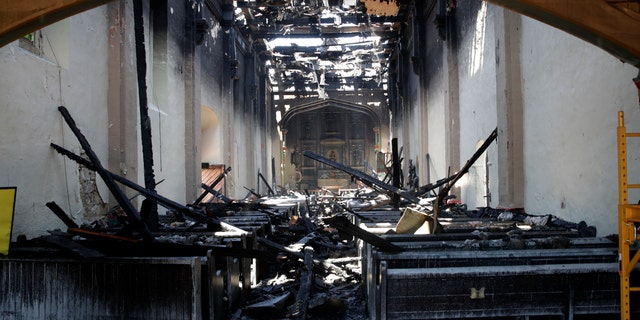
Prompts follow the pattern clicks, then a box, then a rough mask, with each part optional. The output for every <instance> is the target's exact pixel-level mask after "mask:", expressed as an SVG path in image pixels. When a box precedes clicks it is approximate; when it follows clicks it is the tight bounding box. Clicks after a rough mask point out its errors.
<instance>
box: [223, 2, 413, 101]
mask: <svg viewBox="0 0 640 320" xmlns="http://www.w3.org/2000/svg"><path fill="white" fill-rule="evenodd" d="M405 11H406V5H405V4H403V3H402V0H384V1H380V0H244V1H236V10H235V22H236V25H237V26H239V27H240V30H241V32H242V33H243V35H244V36H245V37H246V38H247V39H249V40H251V41H252V42H253V44H254V47H255V48H256V51H257V52H258V54H259V56H260V58H261V59H263V61H264V62H265V65H266V72H267V74H268V79H269V81H270V83H271V85H272V87H273V90H274V92H281V93H282V92H290V93H294V94H295V95H296V96H305V97H314V96H317V97H318V98H323V99H324V98H330V97H331V96H330V94H329V93H330V92H334V91H335V92H342V93H344V92H356V91H358V92H360V91H364V92H367V91H376V92H384V91H386V89H387V84H388V78H389V70H390V69H391V68H390V63H391V60H392V57H393V55H394V54H395V53H396V52H397V50H398V46H399V39H400V29H401V28H402V25H403V22H405V21H406V17H405V16H404V12H405Z"/></svg>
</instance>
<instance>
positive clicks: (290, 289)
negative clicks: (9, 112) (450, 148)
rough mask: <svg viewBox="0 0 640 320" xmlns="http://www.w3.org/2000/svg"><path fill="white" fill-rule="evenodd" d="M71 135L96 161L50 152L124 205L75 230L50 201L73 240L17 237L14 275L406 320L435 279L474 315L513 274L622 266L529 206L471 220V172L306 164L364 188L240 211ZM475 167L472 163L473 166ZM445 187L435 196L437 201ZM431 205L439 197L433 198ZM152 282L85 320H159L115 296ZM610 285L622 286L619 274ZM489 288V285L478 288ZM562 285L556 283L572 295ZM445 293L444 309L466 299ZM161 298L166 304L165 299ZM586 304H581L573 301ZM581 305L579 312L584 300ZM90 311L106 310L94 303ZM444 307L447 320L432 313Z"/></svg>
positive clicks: (227, 308) (268, 313) (278, 313)
mask: <svg viewBox="0 0 640 320" xmlns="http://www.w3.org/2000/svg"><path fill="white" fill-rule="evenodd" d="M61 108H62V107H61ZM61 112H62V113H63V115H64V116H65V119H66V120H67V121H68V124H69V125H70V126H71V127H75V125H74V123H73V120H72V119H71V117H70V115H68V113H66V111H65V110H64V109H61ZM76 129H77V128H76ZM74 133H76V135H77V136H78V137H79V139H80V141H81V144H82V146H83V148H84V149H85V151H86V153H87V154H90V155H92V156H91V157H90V159H85V158H82V157H80V156H77V155H75V154H73V153H72V152H71V151H68V150H66V149H64V148H63V147H61V146H58V145H55V144H52V145H51V146H52V148H54V149H55V150H56V151H58V152H60V153H61V154H63V155H65V156H67V157H69V158H71V159H72V160H74V161H76V162H78V163H79V164H80V165H83V166H85V167H87V168H89V169H91V170H95V171H98V172H99V173H100V176H101V177H102V178H103V179H107V180H110V181H111V182H112V183H111V184H110V191H112V192H115V193H117V194H120V195H121V197H118V198H117V200H118V202H119V205H118V206H117V207H115V208H112V209H111V210H110V211H109V212H107V213H106V214H105V215H104V216H103V217H101V218H100V219H97V220H95V221H93V222H92V223H89V224H86V225H78V224H77V223H76V222H75V221H73V219H71V218H70V217H69V215H67V214H66V213H65V212H64V210H63V209H62V208H60V207H59V206H58V205H57V204H55V203H54V202H49V203H47V207H48V208H49V209H51V211H52V212H53V213H54V214H55V215H56V216H57V217H58V218H60V219H61V221H62V222H64V224H65V225H66V226H67V230H52V231H50V232H49V234H48V235H44V236H41V237H37V238H33V239H29V240H27V239H26V238H25V237H19V241H18V242H16V243H12V245H11V251H10V258H12V259H17V260H16V262H15V263H20V262H19V261H20V259H27V260H22V261H31V260H33V259H39V260H41V261H48V260H47V259H49V260H52V261H53V260H55V261H58V260H57V259H60V258H64V259H70V260H64V261H65V262H64V263H77V264H78V266H77V267H73V268H78V270H83V271H81V272H79V273H81V274H86V275H88V276H89V277H92V278H91V279H94V280H91V281H92V283H94V282H96V280H95V279H102V278H101V277H98V278H96V277H97V276H96V275H93V274H92V272H95V270H99V269H100V268H102V266H103V265H108V266H111V265H118V266H120V265H128V264H134V265H135V264H139V265H141V266H143V267H145V266H158V265H160V266H162V265H164V264H165V263H166V264H167V266H166V268H173V267H176V268H178V267H177V266H187V267H186V268H183V269H186V271H185V274H188V276H189V277H190V278H188V279H190V280H184V281H180V280H179V279H177V282H176V283H177V284H176V285H180V286H182V285H185V286H186V287H185V289H184V290H178V291H180V292H182V291H184V292H186V293H187V294H186V295H185V296H184V297H182V298H181V299H184V300H186V302H185V305H189V303H191V306H192V308H191V309H189V310H188V311H184V312H188V313H189V314H190V315H192V316H195V317H196V318H211V319H358V320H359V319H377V318H380V317H382V315H384V314H389V315H396V316H398V317H402V314H403V312H409V311H407V310H412V308H416V307H419V306H420V305H421V304H418V303H412V302H411V299H415V297H416V295H414V294H413V293H411V292H414V291H415V292H419V293H420V294H419V295H418V296H420V295H425V296H429V295H432V294H433V292H431V291H426V292H423V291H424V289H425V286H423V285H420V284H418V283H422V282H424V283H430V282H428V281H430V279H432V277H435V279H436V280H437V281H441V280H438V279H441V278H440V277H445V278H446V277H452V281H454V282H455V281H457V279H458V278H460V277H458V275H461V276H462V277H463V278H464V277H471V278H470V279H471V280H468V281H471V282H474V283H476V282H477V284H473V286H472V287H471V289H468V288H466V287H465V285H466V284H460V285H452V286H447V288H446V290H463V291H464V290H471V293H472V294H471V299H473V300H474V301H473V302H474V303H475V300H476V299H484V297H485V295H486V294H489V292H488V291H489V290H490V289H491V288H490V285H493V283H494V282H492V281H494V280H491V279H494V278H493V277H504V276H505V275H506V276H507V277H512V276H515V277H519V278H517V279H519V280H518V281H525V282H522V283H523V284H527V283H530V282H531V283H536V282H538V281H539V280H538V279H537V278H533V279H531V277H532V276H538V275H542V276H548V275H550V274H551V273H550V272H553V273H554V274H555V273H557V274H560V275H562V274H567V273H569V274H573V273H575V274H577V275H582V274H592V273H590V272H600V273H602V274H597V275H596V276H597V277H599V278H595V280H594V281H596V280H598V279H605V278H606V279H608V278H607V277H608V276H609V274H610V273H612V270H610V269H611V268H615V266H616V264H615V259H616V255H615V250H612V248H615V245H616V243H615V242H613V241H610V240H608V239H602V238H596V229H595V228H594V227H592V226H589V225H587V223H585V222H584V221H580V222H578V223H573V222H568V221H565V220H563V219H561V218H558V217H556V216H554V215H552V214H545V215H532V214H529V213H527V212H526V211H525V210H524V209H522V208H489V207H484V208H475V209H472V210H469V209H468V208H467V207H466V205H465V204H462V203H460V202H459V201H457V200H456V199H455V197H454V196H452V195H449V194H448V193H449V190H450V188H451V186H452V185H453V184H454V183H455V181H456V180H457V179H459V177H461V175H462V174H463V173H462V174H461V173H456V174H455V175H453V176H452V177H449V178H445V179H443V180H441V181H440V182H437V183H436V184H432V185H427V186H423V187H419V188H414V190H413V191H406V190H403V189H401V188H400V187H398V186H392V185H389V184H387V183H385V182H383V181H380V180H378V179H376V178H374V177H371V176H369V175H366V174H364V173H362V172H359V171H357V170H354V169H351V168H348V167H345V166H343V165H342V164H339V163H336V162H333V161H331V160H329V159H326V158H323V157H321V156H318V155H314V154H312V153H310V152H305V153H304V155H305V156H307V157H310V158H313V159H315V160H317V161H320V162H323V163H325V164H327V165H331V166H333V167H335V168H337V169H340V170H342V171H344V172H346V173H348V174H349V175H351V176H352V177H354V178H356V179H358V180H360V181H362V182H363V183H364V184H365V185H367V187H361V188H358V189H349V190H338V191H337V192H336V191H334V192H332V191H329V190H312V191H309V190H305V192H304V194H303V193H299V192H295V191H289V192H287V194H283V195H277V194H275V192H274V191H273V190H270V195H269V196H260V195H258V194H257V193H255V192H250V194H249V195H248V197H247V198H246V199H244V200H240V201H237V200H231V199H230V198H228V197H226V196H225V195H224V194H221V193H220V192H219V191H217V190H215V189H213V186H214V185H215V183H214V184H212V185H203V189H204V190H205V191H204V193H203V196H201V197H199V198H198V200H196V201H195V202H194V203H191V204H186V205H184V204H180V203H177V202H175V201H173V200H170V199H169V198H166V197H164V196H162V195H159V194H158V193H157V192H155V191H150V190H147V189H146V188H144V187H141V186H138V185H137V184H135V183H134V182H131V181H129V180H127V179H125V178H123V177H120V176H118V175H115V174H113V173H111V172H109V171H107V170H106V169H105V168H103V167H102V166H100V165H99V161H98V159H97V157H95V154H93V153H92V152H91V147H90V146H89V144H88V141H86V139H83V138H81V134H80V132H79V131H78V130H74ZM493 139H495V131H494V133H492V136H490V139H488V140H489V142H488V143H485V145H483V147H482V148H483V149H486V147H487V146H488V145H489V144H490V143H491V141H492V140H493ZM481 152H482V151H481ZM476 154H478V153H476ZM475 158H476V155H474V157H472V159H471V160H470V161H469V162H468V163H467V165H465V168H468V167H469V166H470V165H471V164H472V163H473V162H474V161H475ZM228 170H230V168H229V169H226V170H225V171H224V173H223V175H224V174H226V173H227V172H228ZM462 172H464V168H463V171H462ZM116 182H118V183H119V184H116ZM217 182H218V180H216V183H217ZM120 185H124V186H126V187H128V188H132V189H133V190H135V191H137V192H139V194H140V195H141V196H143V197H144V198H145V200H143V201H142V204H141V207H140V210H139V211H138V210H136V209H135V208H134V207H133V204H132V203H131V202H130V200H129V199H127V198H126V197H125V196H124V193H123V191H122V190H121V189H120ZM438 187H440V188H441V189H440V191H439V193H435V190H436V188H438ZM207 193H210V194H213V195H214V196H215V197H214V198H213V199H214V200H213V201H214V202H202V201H201V200H202V199H204V195H205V194H207ZM430 193H432V195H433V197H425V196H426V195H429V194H430ZM394 198H396V199H395V200H394ZM154 204H157V205H159V206H162V207H165V208H167V209H168V211H167V214H165V215H158V219H157V220H155V219H153V218H150V217H153V216H155V215H154V214H153V212H150V211H151V210H153V208H154V207H156V206H154ZM589 250H591V251H589ZM132 259H133V260H132ZM69 261H71V262H69ZM74 261H75V262H74ZM473 263H477V265H473ZM45 264H46V262H45ZM170 265H171V267H170ZM461 266H462V268H460V267H461ZM43 268H44V267H43ZM69 268H71V267H69ZM83 268H87V269H83ZM106 268H107V269H108V268H109V267H106ZM123 268H124V267H123ZM131 268H133V267H131ZM160 268H162V267H160ZM456 268H458V269H456ZM492 268H493V269H492ZM559 268H560V269H559ZM63 269H64V268H62V269H61V268H59V267H56V268H55V269H54V270H63ZM494 269H495V270H494ZM154 270H156V269H154ZM157 270H163V269H157ZM456 270H457V271H456ZM155 272H160V271H155ZM457 272H459V273H457ZM496 272H497V274H495V273H496ZM144 273H145V272H143V274H140V273H138V274H136V275H135V276H133V278H129V277H128V276H127V277H124V278H126V279H129V280H122V279H118V278H117V277H116V278H113V279H111V278H109V279H111V280H110V281H113V282H118V283H112V284H110V285H109V287H113V288H115V289H113V290H121V291H118V292H117V294H105V295H104V297H103V298H104V299H106V300H108V301H111V299H121V300H117V301H116V300H114V302H112V303H104V304H102V305H101V306H100V308H102V309H100V310H98V311H96V310H94V311H91V310H89V311H87V312H89V313H88V314H89V315H94V316H96V315H97V314H98V312H103V313H104V312H106V313H112V312H117V314H119V315H121V316H124V317H146V316H149V315H151V314H152V313H150V312H151V311H150V310H154V311H155V309H157V302H154V301H155V300H153V299H151V302H149V301H147V300H140V299H139V297H138V296H136V298H133V297H129V294H131V293H130V292H129V291H130V290H129V289H118V288H120V286H121V285H122V284H119V282H120V281H123V282H127V281H129V282H132V283H135V284H136V285H140V286H144V285H150V284H153V285H155V284H156V282H157V281H158V280H157V279H152V280H145V281H150V282H140V283H138V281H139V280H140V279H142V278H144V276H145V275H144ZM612 274H613V275H614V277H615V276H616V274H615V270H613V273H612ZM487 277H489V278H488V279H489V280H482V279H484V278H487ZM165 279H166V278H165ZM185 279H187V278H185ZM563 279H564V278H563ZM572 279H573V278H572ZM576 279H577V280H575V281H579V278H576ZM513 280H514V279H512V278H509V281H513ZM561 280H562V279H561ZM565 280H566V279H564V280H562V281H560V282H561V283H566V281H565ZM60 281H65V280H64V279H60ZM74 281H80V282H81V283H76V284H74V286H82V285H84V284H83V283H82V281H83V280H82V279H75V280H74ZM527 281H530V282H527ZM563 281H564V282H563ZM567 281H569V280H567ZM571 281H574V280H571ZM498 282H499V283H502V281H501V280H500V281H498ZM430 284H431V283H430ZM414 286H415V287H414ZM427 287H428V286H427ZM605 287H606V286H605ZM460 288H462V289H460ZM487 288H489V289H487ZM532 288H534V289H535V288H537V287H535V286H534V287H532ZM96 289H97V288H94V290H96ZM605 289H606V288H605ZM394 290H395V291H394ZM446 290H445V291H446ZM501 290H503V291H504V290H508V288H507V287H505V288H502V289H501ZM532 290H533V289H532ZM589 290H596V289H589ZM190 292H192V293H190ZM407 292H409V294H408V295H406V294H407ZM451 292H452V293H451V294H449V296H450V297H453V296H455V295H456V294H457V295H458V296H465V295H466V293H460V292H457V291H456V292H454V291H451ZM545 292H546V291H542V292H532V293H530V294H529V296H528V297H534V296H535V297H537V296H541V297H543V298H541V300H540V301H538V300H536V301H535V302H536V303H538V305H536V308H537V309H532V310H531V311H528V312H531V313H532V314H536V312H543V314H544V312H547V311H545V310H548V309H549V308H556V306H555V305H554V306H551V307H549V306H548V303H549V302H548V301H547V300H549V299H547V300H545V298H544V296H545V295H546V293H545ZM598 292H599V291H598ZM606 292H609V293H607V294H604V293H603V294H602V296H603V297H604V298H602V300H603V301H605V302H603V305H605V306H606V307H602V310H596V311H598V312H600V311H602V312H609V311H611V310H613V309H615V308H617V306H615V305H614V304H612V305H613V307H611V308H613V309H611V308H609V305H608V304H607V303H609V302H610V301H609V300H610V299H615V297H613V296H611V294H610V292H611V290H609V291H606ZM157 294H158V295H159V297H160V298H162V296H163V293H162V292H160V293H157ZM507 294H509V292H507ZM580 294H582V293H581V292H578V293H575V295H576V296H578V298H579V297H580ZM445 296H447V295H446V294H445ZM400 297H404V298H400ZM411 297H414V298H411ZM612 297H613V298H612ZM432 298H433V299H436V298H439V297H432ZM17 299H18V298H17ZM394 299H395V300H394ZM398 299H401V300H398ZM442 299H445V300H444V301H445V302H443V304H442V305H437V304H432V305H431V306H430V308H428V309H429V310H431V309H433V310H432V312H436V313H437V312H441V313H440V314H446V312H448V311H451V310H454V311H451V312H452V313H451V317H452V318H454V316H455V315H458V316H459V315H461V314H464V315H475V314H473V312H475V311H469V310H477V306H476V307H474V306H472V305H471V304H470V302H469V301H466V300H464V301H462V302H455V301H454V302H451V301H449V300H447V299H450V298H447V297H444V298H442ZM456 299H458V298H456ZM573 299H574V298H573V296H571V298H570V299H569V301H570V302H571V303H572V304H573V303H574V302H573ZM576 299H577V298H576ZM607 299H609V300H607ZM178 300H179V299H178V298H176V299H173V300H171V301H165V307H167V308H168V309H167V310H175V308H174V306H173V305H172V304H173V303H175V304H176V305H177V304H178V302H180V301H178ZM189 300H191V302H189ZM454 300H455V299H454ZM452 301H453V300H452ZM495 301H498V300H497V299H496V300H495ZM549 301H551V300H549ZM562 301H564V300H562ZM154 303H155V304H154ZM575 303H577V304H578V305H579V303H580V301H576V302H575ZM141 304H147V305H141ZM114 305H117V306H118V307H117V309H116V310H115V311H114V310H111V309H109V308H110V307H111V306H114ZM89 306H90V307H89V309H91V308H94V309H95V308H98V307H96V306H95V304H89ZM180 306H183V304H181V305H180ZM439 307H442V308H443V309H442V310H441V311H438V310H439V309H438V308H439ZM467 307H469V308H471V309H469V310H467V309H465V308H467ZM614 307H615V308H614ZM456 308H458V309H459V310H458V309H456ZM474 308H475V309H474ZM103 309H104V310H103ZM610 309H611V310H610ZM140 310H142V311H140ZM447 310H448V311H447ZM493 310H494V311H493V312H494V313H491V311H487V310H484V311H483V312H484V313H483V315H489V316H502V315H505V314H507V313H508V312H509V311H508V310H513V308H511V304H510V302H504V309H500V308H496V309H493ZM505 310H506V311H505ZM540 310H543V311H540ZM0 311H2V310H0ZM92 312H95V313H92ZM394 312H397V313H394ZM411 312H414V313H415V314H414V315H416V316H420V315H422V316H424V317H426V318H428V317H431V316H433V314H427V313H425V312H429V311H425V309H424V308H421V309H416V310H414V311H411ZM421 312H422V313H421ZM596 313H597V312H596ZM434 314H435V313H434ZM405 315H406V314H405ZM422 316H421V317H422ZM153 317H157V315H155V314H153Z"/></svg>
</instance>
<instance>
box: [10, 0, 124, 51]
mask: <svg viewBox="0 0 640 320" xmlns="http://www.w3.org/2000/svg"><path fill="white" fill-rule="evenodd" d="M111 1H113V0H28V1H16V0H0V47H3V46H5V45H6V44H8V43H10V42H12V41H14V40H16V39H18V38H20V37H22V36H24V35H26V34H28V33H30V32H33V31H36V30H38V29H41V28H43V27H45V26H47V25H50V24H52V23H54V22H57V21H59V20H62V19H64V18H67V17H70V16H73V15H75V14H78V13H80V12H83V11H87V10H89V9H93V8H95V7H99V6H101V5H103V4H106V3H108V2H111Z"/></svg>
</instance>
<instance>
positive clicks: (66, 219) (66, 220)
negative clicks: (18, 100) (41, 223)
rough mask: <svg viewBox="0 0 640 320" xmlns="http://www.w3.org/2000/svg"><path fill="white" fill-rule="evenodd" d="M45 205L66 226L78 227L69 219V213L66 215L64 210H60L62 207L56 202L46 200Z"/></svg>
mask: <svg viewBox="0 0 640 320" xmlns="http://www.w3.org/2000/svg"><path fill="white" fill-rule="evenodd" d="M45 205H46V206H47V208H49V209H50V210H51V211H53V213H54V214H55V215H56V216H57V217H58V218H60V220H62V222H64V224H65V225H66V226H67V228H78V224H77V223H75V222H74V221H73V220H71V218H70V217H69V215H67V213H66V212H64V210H62V208H60V206H58V204H57V203H55V202H53V201H51V202H47V203H46V204H45Z"/></svg>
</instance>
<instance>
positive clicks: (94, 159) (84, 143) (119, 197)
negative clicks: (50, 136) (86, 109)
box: [58, 106, 153, 241]
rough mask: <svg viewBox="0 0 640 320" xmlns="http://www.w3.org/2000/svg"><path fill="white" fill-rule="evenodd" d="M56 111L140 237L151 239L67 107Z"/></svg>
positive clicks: (138, 216) (149, 233) (146, 228)
mask: <svg viewBox="0 0 640 320" xmlns="http://www.w3.org/2000/svg"><path fill="white" fill-rule="evenodd" d="M58 111H60V114H62V118H64V120H65V122H66V123H67V125H68V126H69V128H70V129H71V131H72V132H73V134H74V135H75V136H76V138H77V139H78V142H80V146H81V147H82V149H83V150H84V151H85V153H86V154H87V157H89V161H91V164H92V166H93V168H95V171H96V172H97V173H98V175H100V178H102V180H103V181H104V183H105V184H106V185H107V188H109V191H111V193H112V194H113V197H114V198H115V199H116V201H117V202H118V204H119V205H120V207H122V210H123V211H124V212H125V213H126V214H127V216H128V217H129V220H130V222H131V224H132V225H134V226H135V227H136V228H137V229H138V230H139V231H140V233H141V235H142V237H143V238H144V239H145V240H146V241H153V236H152V235H151V231H150V230H149V228H148V227H147V225H146V224H144V223H142V218H141V217H140V215H138V212H137V211H136V209H135V208H134V207H133V204H131V201H129V199H128V198H127V197H126V196H125V194H124V192H123V191H122V189H120V187H118V185H117V184H116V183H115V181H114V180H113V177H112V176H111V175H110V174H109V173H108V172H107V170H106V169H105V168H104V167H103V166H102V164H101V163H100V159H98V156H97V155H96V154H95V152H93V149H92V148H91V145H90V144H89V141H88V140H87V138H86V137H85V136H84V135H83V134H82V132H80V129H78V126H77V125H76V122H75V121H74V120H73V118H72V117H71V114H70V113H69V111H68V110H67V108H65V107H64V106H60V107H58Z"/></svg>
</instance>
